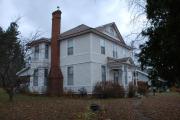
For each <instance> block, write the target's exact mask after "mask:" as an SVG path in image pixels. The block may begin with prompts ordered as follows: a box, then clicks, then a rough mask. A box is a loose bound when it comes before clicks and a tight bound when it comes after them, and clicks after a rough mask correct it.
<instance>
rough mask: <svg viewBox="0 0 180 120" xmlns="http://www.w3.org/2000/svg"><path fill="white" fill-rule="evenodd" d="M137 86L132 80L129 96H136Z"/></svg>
mask: <svg viewBox="0 0 180 120" xmlns="http://www.w3.org/2000/svg"><path fill="white" fill-rule="evenodd" d="M136 90H137V89H136V86H134V85H133V83H132V82H130V83H129V87H128V97H130V98H132V97H135V95H136Z"/></svg>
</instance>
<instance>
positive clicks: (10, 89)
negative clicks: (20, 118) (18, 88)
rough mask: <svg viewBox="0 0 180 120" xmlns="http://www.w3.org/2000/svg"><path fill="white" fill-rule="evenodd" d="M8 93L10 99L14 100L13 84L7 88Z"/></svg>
mask: <svg viewBox="0 0 180 120" xmlns="http://www.w3.org/2000/svg"><path fill="white" fill-rule="evenodd" d="M5 90H6V92H7V94H8V95H9V101H10V102H12V101H13V97H14V87H13V86H11V87H8V88H5Z"/></svg>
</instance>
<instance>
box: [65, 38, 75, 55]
mask: <svg viewBox="0 0 180 120" xmlns="http://www.w3.org/2000/svg"><path fill="white" fill-rule="evenodd" d="M70 42H72V45H71V43H70ZM71 51H72V52H71ZM73 54H74V40H73V39H69V40H67V55H68V56H69V55H73Z"/></svg>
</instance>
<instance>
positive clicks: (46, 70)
mask: <svg viewBox="0 0 180 120" xmlns="http://www.w3.org/2000/svg"><path fill="white" fill-rule="evenodd" d="M47 81H48V69H47V68H45V69H44V86H47Z"/></svg>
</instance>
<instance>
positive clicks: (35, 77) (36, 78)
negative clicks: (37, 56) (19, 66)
mask: <svg viewBox="0 0 180 120" xmlns="http://www.w3.org/2000/svg"><path fill="white" fill-rule="evenodd" d="M33 86H38V69H35V70H34V74H33Z"/></svg>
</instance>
